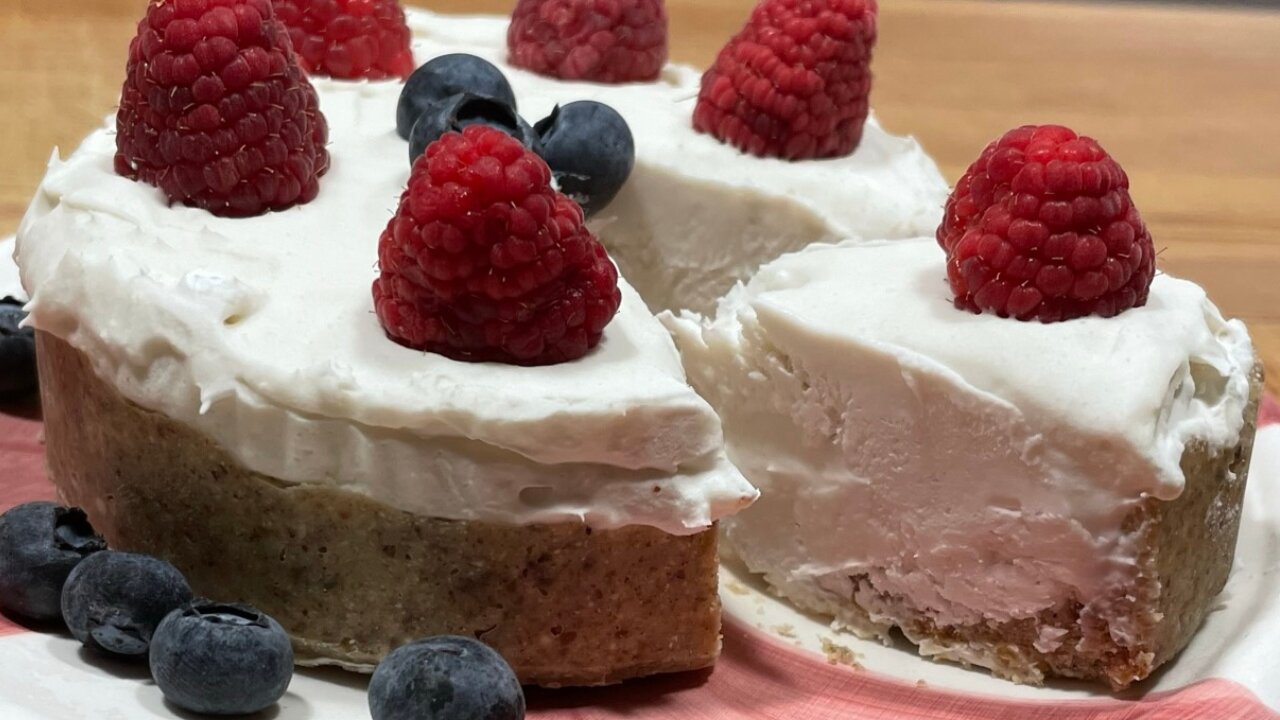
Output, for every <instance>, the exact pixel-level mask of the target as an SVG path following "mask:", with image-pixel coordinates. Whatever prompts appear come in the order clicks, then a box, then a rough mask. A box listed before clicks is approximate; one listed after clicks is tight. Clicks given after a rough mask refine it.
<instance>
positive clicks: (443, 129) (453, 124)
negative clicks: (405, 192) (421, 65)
mask: <svg viewBox="0 0 1280 720" xmlns="http://www.w3.org/2000/svg"><path fill="white" fill-rule="evenodd" d="M477 124H479V125H488V126H489V127H493V128H497V129H498V130H501V131H502V132H504V133H506V134H508V135H510V136H511V137H513V138H515V139H517V140H519V141H520V142H521V143H523V144H524V146H525V147H527V148H529V149H530V150H532V151H534V152H535V153H538V154H539V155H541V154H542V142H541V140H539V138H538V133H537V132H535V131H534V129H533V127H532V126H531V125H529V123H527V122H525V119H524V118H522V117H520V116H519V115H517V114H516V112H515V110H513V109H511V106H510V105H507V104H505V103H503V102H500V101H497V100H491V99H489V98H484V97H480V96H478V95H472V94H470V93H462V94H460V95H454V96H453V97H450V98H448V99H446V100H444V101H442V102H438V103H436V104H434V105H432V106H431V107H429V108H427V110H426V111H425V112H423V113H422V115H420V116H419V117H418V121H417V122H416V123H414V124H413V131H412V132H411V133H409V163H410V164H411V165H412V164H413V162H414V161H415V160H417V159H418V156H419V155H421V154H422V153H424V152H426V149H427V146H428V145H430V144H431V143H433V142H435V141H436V140H439V139H440V136H441V135H444V134H445V133H447V132H462V129H463V128H465V127H467V126H469V125H477Z"/></svg>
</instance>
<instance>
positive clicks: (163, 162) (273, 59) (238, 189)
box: [115, 0, 329, 217]
mask: <svg viewBox="0 0 1280 720" xmlns="http://www.w3.org/2000/svg"><path fill="white" fill-rule="evenodd" d="M328 135H329V130H328V125H327V124H326V123H325V119H324V116H323V115H321V114H320V104H319V100H318V99H317V98H316V92H315V89H314V88H312V87H311V83H310V82H308V80H307V77H306V75H304V74H303V72H302V69H301V68H299V67H298V64H297V61H296V60H295V59H294V54H293V50H292V49H291V48H290V45H289V35H288V33H287V32H286V31H285V28H284V26H283V25H281V24H280V22H279V21H278V20H277V19H276V18H275V15H274V14H273V11H272V8H271V2H270V0H152V1H151V4H150V5H149V6H148V7H147V14H146V16H145V17H144V18H143V19H142V21H141V22H139V23H138V34H137V35H136V36H135V37H134V39H133V42H132V43H130V45H129V62H128V68H127V75H126V77H125V81H124V88H123V90H122V91H121V94H120V110H119V112H118V113H117V115H116V157H115V168H116V172H117V173H119V174H120V175H123V176H125V177H128V178H132V179H134V180H142V181H144V182H147V183H150V184H152V185H155V186H156V187H158V188H160V189H161V190H162V191H164V193H165V195H167V196H168V197H169V200H170V201H171V202H181V203H185V204H187V205H191V206H193V207H199V208H204V209H206V210H208V211H209V212H211V213H213V214H215V215H226V216H234V217H243V216H247V215H259V214H261V213H264V212H266V211H268V210H281V209H284V208H287V207H290V206H292V205H296V204H300V203H306V202H310V201H311V200H312V199H314V198H315V196H316V194H317V193H318V192H319V191H320V184H319V177H320V176H321V175H323V174H324V172H325V171H326V170H328V168H329V153H328V151H327V150H325V143H326V142H327V140H328Z"/></svg>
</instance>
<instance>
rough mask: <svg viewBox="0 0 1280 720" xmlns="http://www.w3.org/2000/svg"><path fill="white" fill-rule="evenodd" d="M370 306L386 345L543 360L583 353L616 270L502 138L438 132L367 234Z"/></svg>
mask: <svg viewBox="0 0 1280 720" xmlns="http://www.w3.org/2000/svg"><path fill="white" fill-rule="evenodd" d="M378 261H379V267H380V269H381V275H380V277H379V278H378V279H377V280H376V281H374V283H373V301H374V308H375V309H376V311H377V314H378V319H379V320H380V321H381V322H382V327H383V329H385V330H386V332H387V335H389V336H390V337H391V338H392V339H393V340H395V341H397V342H399V343H400V344H402V345H407V346H409V347H412V348H416V349H419V350H429V351H431V352H436V353H439V354H441V355H445V356H448V357H451V358H454V359H457V360H467V361H476V362H479V361H497V362H505V363H512V364H517V365H550V364H553V363H559V362H565V361H568V360H574V359H577V358H580V357H582V356H583V355H585V354H586V353H587V352H588V351H589V350H590V349H591V348H593V347H595V346H596V344H597V343H599V342H600V337H601V334H602V332H603V331H604V327H605V325H607V324H608V323H609V321H610V320H611V319H612V318H613V316H614V314H615V313H616V312H617V310H618V305H619V304H620V302H621V299H622V296H621V294H620V293H619V291H618V271H617V270H616V269H615V268H614V266H613V262H612V261H610V259H609V256H608V255H607V254H605V251H604V247H603V246H602V245H601V244H600V243H599V241H597V240H596V238H595V236H593V235H592V234H591V232H590V231H589V230H587V228H586V226H585V225H584V224H583V215H582V208H581V207H579V206H578V205H577V204H576V203H574V202H573V201H572V200H570V199H569V198H568V197H566V196H565V195H563V194H561V193H559V192H557V191H556V190H555V189H554V188H552V187H551V169H550V168H548V167H547V164H546V163H545V162H544V161H543V160H542V159H541V158H539V157H538V156H537V155H535V154H534V153H533V152H532V151H530V150H528V149H526V148H525V147H524V145H522V144H520V142H519V141H518V140H515V139H513V138H511V137H510V136H509V135H507V134H506V133H504V132H502V131H500V130H496V129H494V128H491V127H487V126H484V125H472V126H469V127H467V128H466V129H464V130H463V132H462V133H447V134H445V135H444V136H442V137H441V138H440V139H439V140H438V141H436V142H435V143H433V144H432V145H431V146H430V147H428V148H427V151H426V153H424V154H423V155H422V156H421V157H419V158H418V160H417V162H415V163H414V166H413V171H412V173H411V175H410V177H409V187H408V189H406V190H405V192H404V194H403V196H401V198H400V207H399V209H397V210H396V214H395V217H394V218H392V220H391V222H390V224H388V225H387V229H386V230H385V231H383V233H382V238H381V239H380V240H379V241H378Z"/></svg>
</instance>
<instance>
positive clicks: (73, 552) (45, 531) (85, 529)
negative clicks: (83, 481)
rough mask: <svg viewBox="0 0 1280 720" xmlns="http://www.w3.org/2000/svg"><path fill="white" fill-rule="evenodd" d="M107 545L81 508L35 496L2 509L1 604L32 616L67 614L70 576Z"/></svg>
mask: <svg viewBox="0 0 1280 720" xmlns="http://www.w3.org/2000/svg"><path fill="white" fill-rule="evenodd" d="M106 549H107V543H106V541H105V540H103V539H102V538H101V537H100V536H99V535H98V534H97V533H95V532H94V531H93V526H92V525H90V524H89V518H87V517H85V514H84V511H83V510H81V509H79V508H64V507H59V506H57V505H55V504H53V503H51V502H33V503H27V504H26V505H19V506H18V507H15V508H13V509H11V510H9V511H8V512H6V513H5V514H3V515H0V608H3V609H4V610H5V612H9V613H13V614H14V615H20V616H22V617H25V618H30V619H32V620H57V619H58V618H61V617H62V586H63V585H64V584H65V583H66V582H67V576H68V575H70V574H71V571H72V570H74V569H75V567H76V565H79V564H80V561H81V560H84V559H85V558H86V557H88V556H90V555H92V554H93V553H96V552H99V551H101V550H106Z"/></svg>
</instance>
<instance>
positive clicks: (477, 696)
mask: <svg viewBox="0 0 1280 720" xmlns="http://www.w3.org/2000/svg"><path fill="white" fill-rule="evenodd" d="M369 711H370V713H371V714H372V715H373V720H472V719H473V718H484V720H521V719H522V718H523V717H524V712H525V701H524V692H523V691H522V690H521V688H520V682H519V681H518V680H517V679H516V675H515V673H514V672H512V670H511V666H510V665H508V664H507V662H506V660H503V659H502V656H501V655H499V654H498V653H497V652H496V651H495V650H493V649H492V648H490V647H489V646H487V645H485V644H484V643H482V642H479V641H478V640H472V639H471V638H467V637H458V636H452V635H442V636H439V637H432V638H427V639H425V640H419V641H417V642H412V643H409V644H408V645H403V646H401V647H399V648H397V649H395V650H394V651H392V652H391V654H389V655H387V657H386V658H385V659H383V661H382V662H381V663H380V664H379V665H378V668H377V669H376V670H375V671H374V673H373V677H372V678H370V680H369Z"/></svg>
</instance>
